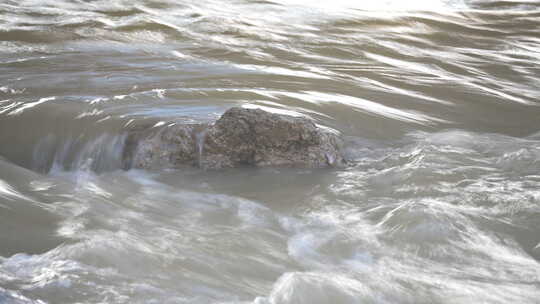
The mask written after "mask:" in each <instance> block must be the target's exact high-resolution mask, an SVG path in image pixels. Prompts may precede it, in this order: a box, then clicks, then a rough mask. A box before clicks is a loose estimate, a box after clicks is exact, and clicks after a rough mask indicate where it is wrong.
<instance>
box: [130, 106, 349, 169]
mask: <svg viewBox="0 0 540 304" xmlns="http://www.w3.org/2000/svg"><path fill="white" fill-rule="evenodd" d="M341 144H342V141H341V138H340V137H339V135H338V133H337V132H335V131H332V130H330V129H325V128H322V127H318V126H317V125H315V123H313V121H311V120H309V119H307V118H304V117H292V116H288V115H281V114H274V113H269V112H266V111H263V110H259V109H246V108H238V107H235V108H231V109H229V110H228V111H227V112H225V113H224V114H223V115H222V116H221V118H219V119H218V120H217V121H216V122H215V123H213V124H208V125H181V124H180V125H174V126H169V127H166V128H164V129H161V130H156V128H146V129H145V128H142V129H137V130H132V131H131V132H130V134H129V135H128V138H127V140H126V145H125V150H124V161H125V164H126V168H129V167H135V168H156V167H159V168H163V167H173V168H177V167H181V166H186V165H188V166H199V167H201V168H204V169H221V168H232V167H238V166H244V165H248V166H257V167H267V166H285V167H303V168H322V167H328V166H342V165H344V163H345V161H344V159H343V156H342V154H341Z"/></svg>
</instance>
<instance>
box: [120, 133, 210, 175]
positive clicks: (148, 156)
mask: <svg viewBox="0 0 540 304" xmlns="http://www.w3.org/2000/svg"><path fill="white" fill-rule="evenodd" d="M205 127H206V126H203V125H192V124H185V125H182V124H179V125H173V126H167V127H164V128H155V127H144V126H143V127H138V128H136V129H132V130H130V132H129V135H128V136H127V138H126V142H125V146H124V152H123V159H124V168H125V169H129V168H143V169H150V168H168V167H173V168H176V167H180V166H195V165H197V161H198V153H197V145H196V140H197V139H196V134H197V132H198V131H200V130H202V129H204V128H205Z"/></svg>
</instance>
